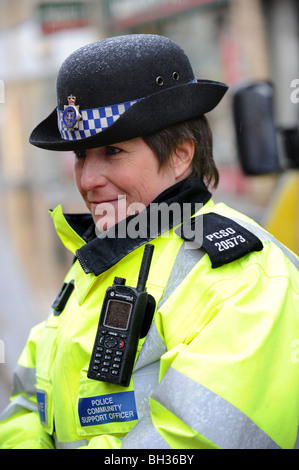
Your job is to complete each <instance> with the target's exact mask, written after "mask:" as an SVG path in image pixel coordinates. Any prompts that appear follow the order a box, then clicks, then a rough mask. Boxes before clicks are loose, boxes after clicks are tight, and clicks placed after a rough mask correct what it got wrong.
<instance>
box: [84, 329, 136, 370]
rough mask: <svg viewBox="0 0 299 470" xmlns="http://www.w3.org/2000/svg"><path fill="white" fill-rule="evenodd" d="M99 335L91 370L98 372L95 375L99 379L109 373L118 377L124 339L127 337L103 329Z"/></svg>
mask: <svg viewBox="0 0 299 470" xmlns="http://www.w3.org/2000/svg"><path fill="white" fill-rule="evenodd" d="M101 333H102V336H101V338H100V339H99V341H98V346H97V347H96V353H95V356H94V357H95V358H94V360H93V367H92V369H93V370H94V371H98V372H97V375H98V377H99V378H101V377H102V376H105V375H106V374H108V373H109V372H110V373H111V374H113V375H118V374H119V369H120V367H121V362H122V357H123V354H124V353H123V349H124V347H125V341H124V339H126V338H127V335H126V334H119V333H117V332H114V331H107V330H104V329H103V330H101Z"/></svg>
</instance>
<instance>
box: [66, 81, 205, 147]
mask: <svg viewBox="0 0 299 470" xmlns="http://www.w3.org/2000/svg"><path fill="white" fill-rule="evenodd" d="M195 82H197V78H196V77H194V79H193V80H191V81H190V82H189V83H195ZM189 83H188V84H189ZM142 99H143V98H139V99H137V100H134V101H127V102H125V103H120V104H113V105H111V106H106V107H103V108H93V109H82V110H79V113H80V115H81V118H80V120H79V121H78V122H77V123H76V127H75V128H74V129H73V128H69V129H68V128H67V127H66V126H65V125H64V120H63V117H64V116H63V115H64V111H61V110H59V109H57V117H58V128H59V131H60V134H61V137H62V139H64V140H80V139H86V138H87V137H90V136H92V135H95V134H98V133H99V132H102V131H103V130H104V129H106V128H107V127H109V126H111V124H113V123H114V122H115V121H117V119H118V118H119V117H120V116H121V115H122V114H123V113H124V112H125V111H126V110H127V109H128V108H130V107H131V106H133V105H134V104H135V103H137V101H140V100H142Z"/></svg>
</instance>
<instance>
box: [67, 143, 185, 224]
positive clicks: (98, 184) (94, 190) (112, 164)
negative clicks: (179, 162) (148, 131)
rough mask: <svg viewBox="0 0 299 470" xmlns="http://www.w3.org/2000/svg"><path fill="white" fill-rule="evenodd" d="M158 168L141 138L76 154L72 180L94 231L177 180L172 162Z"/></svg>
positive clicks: (149, 199)
mask: <svg viewBox="0 0 299 470" xmlns="http://www.w3.org/2000/svg"><path fill="white" fill-rule="evenodd" d="M172 163H173V161H172V159H171V161H170V163H169V164H167V165H166V166H163V167H162V168H160V167H159V162H158V159H157V157H156V155H155V154H154V153H153V152H152V150H151V149H150V147H149V146H148V145H147V144H146V143H145V142H144V140H143V139H142V138H140V137H139V138H136V139H132V140H128V141H125V142H121V143H119V144H113V145H109V146H106V147H99V148H94V149H88V150H86V151H84V152H82V153H81V154H80V153H76V158H75V166H74V168H75V181H76V185H77V187H78V189H79V191H80V193H81V196H82V197H83V200H84V202H85V204H86V206H87V208H88V209H89V210H90V212H91V214H92V217H93V219H94V222H95V224H96V225H97V228H98V230H100V231H104V230H107V229H109V228H110V227H112V226H113V225H115V224H116V223H118V222H119V221H120V220H122V219H124V218H126V217H127V216H129V215H132V214H133V213H136V212H139V211H140V208H142V207H143V208H144V206H148V205H149V204H150V203H151V202H152V201H153V200H154V199H155V197H156V196H158V194H160V193H161V192H162V191H164V190H165V189H167V188H169V187H170V186H172V185H173V184H175V183H176V182H177V181H178V175H177V171H176V168H175V165H173V164H172Z"/></svg>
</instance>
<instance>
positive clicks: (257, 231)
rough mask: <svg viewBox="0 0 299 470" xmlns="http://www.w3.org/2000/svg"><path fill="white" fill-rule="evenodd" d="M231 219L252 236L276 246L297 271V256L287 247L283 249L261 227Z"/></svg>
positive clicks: (298, 266) (298, 264)
mask: <svg viewBox="0 0 299 470" xmlns="http://www.w3.org/2000/svg"><path fill="white" fill-rule="evenodd" d="M231 219H232V220H234V221H235V222H237V223H238V224H240V225H242V227H244V228H246V229H247V230H249V231H250V232H252V233H253V234H254V235H256V236H257V237H258V238H260V239H261V240H264V241H271V242H272V243H274V244H275V245H276V246H278V248H280V249H281V250H282V251H283V253H284V254H285V256H286V257H287V258H288V259H289V260H290V261H291V262H292V263H293V264H294V266H295V267H296V268H297V269H298V270H299V259H298V258H297V256H296V255H295V254H294V253H293V252H292V251H290V250H289V249H288V248H287V247H285V246H284V245H283V244H282V243H280V242H279V241H278V240H276V238H275V237H273V235H271V234H270V233H268V232H266V230H264V229H262V228H261V227H259V226H256V225H254V224H251V223H250V222H247V221H245V220H241V219H234V218H231Z"/></svg>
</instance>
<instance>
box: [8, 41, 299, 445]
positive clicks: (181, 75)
mask: <svg viewBox="0 0 299 470" xmlns="http://www.w3.org/2000/svg"><path fill="white" fill-rule="evenodd" d="M226 90H227V87H226V85H224V84H222V83H219V82H214V81H208V80H196V78H195V77H194V73H193V71H192V68H191V65H190V63H189V60H188V58H187V57H186V55H185V54H184V52H183V51H182V50H181V48H180V47H179V46H178V45H176V44H175V43H173V42H172V41H171V40H169V39H167V38H164V37H161V36H154V35H132V36H131V35H128V36H120V37H113V38H109V39H105V40H102V41H99V42H96V43H93V44H90V45H88V46H86V47H83V48H81V49H79V50H78V51H76V52H74V53H73V54H72V55H71V56H70V57H69V58H68V59H66V61H65V62H64V64H63V65H62V67H61V69H60V71H59V74H58V79H57V98H58V107H57V109H56V108H55V109H54V111H53V112H52V113H51V114H50V116H49V117H48V118H46V119H45V121H43V122H42V123H41V124H40V125H39V126H37V128H36V129H35V130H34V131H33V133H32V134H31V137H30V141H31V143H32V144H33V145H36V146H38V147H42V148H45V149H49V150H61V151H63V150H73V151H74V152H75V180H76V184H77V186H78V189H79V191H80V193H81V195H82V197H83V200H84V201H85V203H86V206H87V208H88V209H89V211H90V216H89V215H86V214H85V215H64V214H63V213H62V209H61V207H60V206H59V207H58V208H56V209H55V210H54V211H53V213H52V217H53V220H54V223H55V226H56V229H57V232H58V235H59V236H60V237H61V239H62V242H63V243H64V244H65V246H66V247H67V248H68V249H69V250H71V251H72V252H73V253H74V254H75V255H76V260H75V262H74V264H73V265H72V267H71V269H70V271H69V273H68V274H67V276H66V278H65V282H64V285H63V287H62V289H61V292H60V293H59V294H58V296H57V298H56V299H55V301H54V303H53V305H52V312H51V314H50V316H49V318H48V319H47V320H46V321H45V322H43V323H42V324H40V325H38V326H37V327H36V328H34V329H33V330H32V332H31V334H30V338H29V340H28V343H27V345H26V347H25V349H24V352H23V354H22V355H21V357H20V360H19V363H18V367H17V370H16V376H15V389H14V392H13V394H12V403H11V404H10V405H9V406H8V408H7V409H6V410H4V412H3V414H2V422H1V426H0V442H1V445H2V447H4V448H16V447H18V448H20V447H23V448H55V447H56V448H100V449H103V448H104V449H116V448H122V449H126V448H143V449H154V448H156V449H169V448H175V449H182V448H185V449H186V448H187V449H191V448H192V449H196V448H198V449H200V448H293V447H294V446H295V441H296V437H297V430H298V406H299V399H298V398H299V397H298V395H299V374H298V372H297V366H296V362H297V361H296V354H294V353H295V350H294V345H295V344H296V343H294V341H296V338H298V335H299V319H298V315H297V312H298V294H299V277H298V266H299V262H298V258H297V257H296V256H295V255H294V254H292V253H290V252H289V251H288V250H287V249H286V248H285V247H283V246H282V245H280V244H279V243H278V242H277V241H276V240H275V239H274V238H273V237H271V235H269V234H267V233H266V232H264V231H263V230H262V229H261V228H260V227H259V226H258V225H257V224H256V223H255V222H253V221H251V220H250V219H248V218H247V217H245V216H244V215H242V214H239V213H237V212H236V211H234V210H232V209H230V208H228V207H227V206H225V205H224V204H214V202H213V201H212V199H211V193H210V192H209V190H208V189H207V186H213V185H214V186H216V185H217V182H218V172H217V169H216V167H215V164H214V161H213V155H212V136H211V132H210V129H209V125H208V122H207V120H206V118H205V116H204V115H205V114H206V113H207V112H209V111H211V110H212V109H213V108H214V107H215V106H216V105H217V104H218V103H219V102H220V100H221V99H222V97H223V95H224V94H225V92H226ZM148 245H152V247H153V248H154V250H153V252H152V251H151V253H150V256H149V258H148V260H149V261H150V266H149V265H147V266H146V269H145V271H143V268H142V270H141V271H142V275H141V276H140V277H139V274H140V268H141V265H142V266H143V267H144V265H143V264H142V259H145V258H143V254H144V247H145V246H147V247H148ZM140 278H142V283H143V285H142V287H140V282H141V281H140ZM145 284H146V286H145ZM136 286H137V287H136ZM139 287H140V289H139ZM111 293H112V294H111ZM117 296H118V297H117ZM133 304H134V305H133ZM132 305H133V306H132ZM137 305H138V307H137ZM112 306H113V307H112ZM134 309H136V310H134ZM101 310H102V311H103V315H101V317H100V313H101ZM135 312H137V313H135ZM133 317H134V321H135V323H134V328H133V326H132V325H133V323H131V321H133V320H131V319H132V318H133ZM100 318H101V320H99V319H100ZM141 319H142V321H141ZM136 325H137V326H136ZM292 348H293V349H292ZM292 353H293V354H292ZM129 356H130V360H131V362H132V364H131V365H130V361H128V362H126V367H124V366H123V365H122V364H123V362H122V361H124V360H125V359H124V358H127V357H129ZM126 361H127V359H126Z"/></svg>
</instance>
